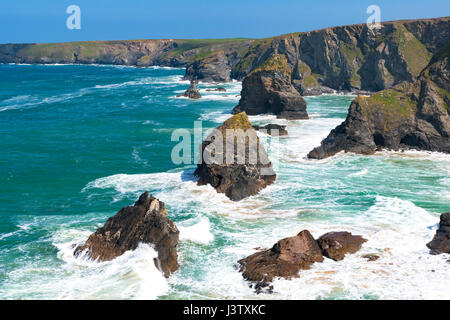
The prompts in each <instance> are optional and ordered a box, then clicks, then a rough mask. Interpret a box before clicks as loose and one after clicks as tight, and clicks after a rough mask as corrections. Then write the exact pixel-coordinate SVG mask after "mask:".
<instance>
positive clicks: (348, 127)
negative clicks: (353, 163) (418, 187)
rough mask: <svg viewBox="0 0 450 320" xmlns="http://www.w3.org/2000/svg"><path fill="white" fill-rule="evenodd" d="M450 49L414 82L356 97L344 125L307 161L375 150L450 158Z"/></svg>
mask: <svg viewBox="0 0 450 320" xmlns="http://www.w3.org/2000/svg"><path fill="white" fill-rule="evenodd" d="M449 56H450V45H447V46H446V47H444V48H443V49H441V50H440V51H438V52H437V53H436V54H435V55H434V56H433V58H432V59H431V61H430V63H429V65H428V66H427V67H426V68H425V69H423V70H422V72H421V73H420V75H419V77H418V80H416V81H415V82H412V83H409V82H403V83H401V84H399V85H396V86H395V87H393V88H391V89H386V90H383V91H380V92H378V93H376V94H374V95H372V96H371V97H364V96H358V97H357V98H356V99H355V100H353V102H352V104H351V105H350V108H349V112H348V115H347V118H346V120H345V121H344V122H343V123H342V124H340V125H339V126H338V127H336V128H335V129H333V130H332V131H331V133H330V134H329V135H328V137H327V138H326V139H325V140H323V141H322V143H321V146H320V147H317V148H315V149H314V150H312V151H311V152H310V153H309V154H308V157H309V158H313V159H323V158H326V157H329V156H332V155H334V154H336V153H338V152H340V151H345V152H355V153H361V154H372V153H374V152H375V151H376V150H377V149H391V150H400V149H416V150H426V151H438V152H444V153H450V108H449V104H450V65H449Z"/></svg>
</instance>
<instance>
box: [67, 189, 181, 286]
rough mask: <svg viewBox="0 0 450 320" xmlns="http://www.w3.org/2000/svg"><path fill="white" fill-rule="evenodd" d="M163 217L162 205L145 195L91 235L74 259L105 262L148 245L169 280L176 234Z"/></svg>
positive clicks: (164, 214)
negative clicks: (154, 252)
mask: <svg viewBox="0 0 450 320" xmlns="http://www.w3.org/2000/svg"><path fill="white" fill-rule="evenodd" d="M166 214H167V210H166V209H165V206H164V202H161V201H159V200H158V199H156V198H154V197H153V196H149V195H148V192H145V193H143V194H142V195H141V196H140V197H139V200H138V201H137V202H136V203H135V204H134V206H128V207H124V208H122V209H121V210H120V211H119V212H118V213H117V214H116V215H115V216H113V217H111V218H109V219H108V221H106V223H105V225H104V226H103V227H101V228H99V229H97V231H95V232H94V233H93V234H91V235H90V236H89V238H88V240H87V241H86V242H85V243H84V245H81V246H78V247H76V248H75V251H74V255H75V256H79V255H80V254H81V253H83V252H86V253H87V255H88V256H89V257H91V258H92V259H95V260H99V261H108V260H112V259H114V258H116V257H118V256H120V255H122V254H123V253H125V251H128V250H135V249H136V248H137V246H138V245H139V244H140V243H148V244H151V245H153V247H154V248H155V250H156V251H157V252H158V259H155V266H156V267H157V268H158V269H159V270H160V271H161V272H163V273H164V275H165V276H166V277H168V276H169V275H170V273H172V272H174V271H175V270H177V269H178V262H177V258H178V253H177V244H178V234H179V231H178V229H177V227H176V226H175V224H174V223H173V222H172V220H170V219H169V218H167V216H166Z"/></svg>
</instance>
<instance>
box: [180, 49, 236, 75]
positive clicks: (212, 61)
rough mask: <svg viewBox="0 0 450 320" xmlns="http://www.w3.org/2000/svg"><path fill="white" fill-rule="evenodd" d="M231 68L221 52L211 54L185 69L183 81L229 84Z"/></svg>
mask: <svg viewBox="0 0 450 320" xmlns="http://www.w3.org/2000/svg"><path fill="white" fill-rule="evenodd" d="M230 71H231V68H230V66H229V65H228V59H227V57H226V55H225V53H224V52H223V51H217V52H213V53H211V54H210V55H208V56H207V57H206V58H203V59H200V60H196V61H194V62H193V63H192V64H190V65H189V66H188V67H187V68H186V75H185V77H184V78H185V79H188V80H194V79H195V80H201V81H204V82H229V81H231V78H230Z"/></svg>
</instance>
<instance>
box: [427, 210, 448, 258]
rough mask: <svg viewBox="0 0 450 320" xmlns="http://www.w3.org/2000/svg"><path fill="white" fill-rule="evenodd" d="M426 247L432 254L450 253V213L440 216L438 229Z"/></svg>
mask: <svg viewBox="0 0 450 320" xmlns="http://www.w3.org/2000/svg"><path fill="white" fill-rule="evenodd" d="M427 247H428V248H430V253H432V254H440V253H450V211H449V212H447V213H443V214H441V219H440V222H439V229H438V230H437V231H436V234H435V236H434V238H433V240H431V241H430V242H428V243H427Z"/></svg>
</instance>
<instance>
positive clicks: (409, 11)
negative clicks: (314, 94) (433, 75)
mask: <svg viewBox="0 0 450 320" xmlns="http://www.w3.org/2000/svg"><path fill="white" fill-rule="evenodd" d="M72 4H75V5H78V6H79V7H80V8H81V14H82V16H81V30H68V29H67V27H66V20H67V18H68V16H69V15H68V14H67V13H66V8H67V7H68V6H69V5H72ZM372 4H376V5H378V6H379V7H380V8H381V19H382V21H389V20H398V19H415V18H432V17H442V16H449V15H450V1H449V0H427V1H423V0H369V1H366V0H347V1H345V0H341V1H337V0H308V1H304V0H277V1H275V0H272V1H268V0H184V1H181V0H165V1H155V0H69V1H67V0H39V1H33V0H0V30H1V32H0V43H9V42H12V43H23V42H63V41H77V40H114V39H117V40H119V39H151V38H234V37H248V38H263V37H269V36H274V35H279V34H283V33H289V32H298V31H308V30H314V29H320V28H324V27H329V26H336V25H346V24H354V23H362V22H365V21H366V20H367V17H368V15H367V14H366V9H367V7H368V6H369V5H372Z"/></svg>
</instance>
